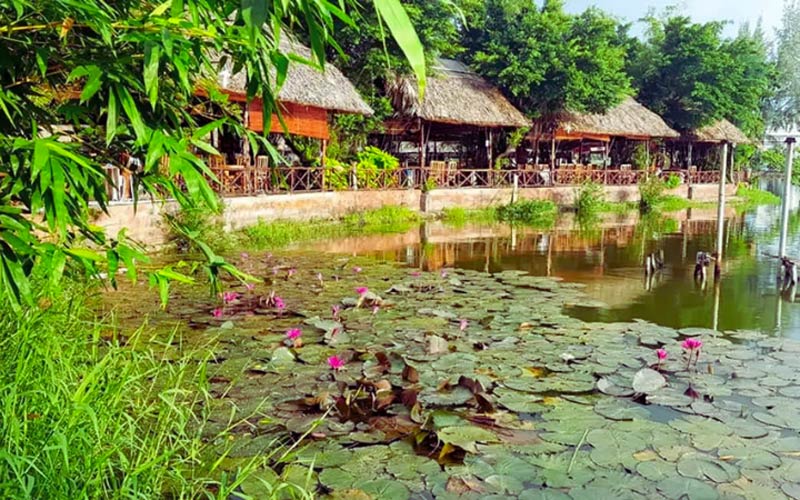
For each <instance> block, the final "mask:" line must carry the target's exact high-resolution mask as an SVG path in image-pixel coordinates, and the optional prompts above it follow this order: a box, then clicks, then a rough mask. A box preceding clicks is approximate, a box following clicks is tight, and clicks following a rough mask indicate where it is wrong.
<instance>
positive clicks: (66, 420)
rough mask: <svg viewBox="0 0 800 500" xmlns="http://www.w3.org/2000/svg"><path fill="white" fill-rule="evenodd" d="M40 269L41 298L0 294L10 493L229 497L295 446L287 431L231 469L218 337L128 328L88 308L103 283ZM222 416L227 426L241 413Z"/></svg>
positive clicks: (1, 410)
mask: <svg viewBox="0 0 800 500" xmlns="http://www.w3.org/2000/svg"><path fill="white" fill-rule="evenodd" d="M37 274H38V273H37ZM34 280H35V283H36V285H37V287H36V289H37V290H38V292H37V294H36V299H37V301H38V303H39V306H38V307H31V308H29V309H28V310H27V311H25V312H24V313H20V314H17V313H15V312H13V310H12V308H11V307H10V300H11V297H8V296H5V297H0V329H2V331H3V332H4V336H3V349H1V350H0V435H2V436H3V446H2V451H1V452H0V455H2V466H0V497H2V498H163V497H168V498H212V497H215V498H228V496H229V495H234V491H235V490H236V489H237V488H239V487H240V485H241V484H242V483H243V482H244V481H246V480H247V479H248V477H249V476H250V475H251V473H252V472H254V471H255V470H256V469H257V468H259V467H262V466H265V465H266V464H267V463H268V462H269V461H279V460H282V459H285V458H286V457H280V456H278V455H277V453H279V452H280V451H281V448H280V446H279V445H278V443H276V446H275V447H274V448H273V449H272V450H266V451H267V453H266V455H265V456H263V457H259V458H256V459H253V460H249V461H243V462H242V463H241V465H240V466H239V467H237V469H234V470H229V471H223V470H221V469H220V465H221V462H220V461H218V460H217V458H218V457H219V456H224V455H225V454H226V453H227V452H228V450H229V449H230V447H231V446H232V444H233V443H232V442H231V441H230V440H228V439H226V438H225V436H224V435H217V434H215V431H211V430H210V429H209V428H207V424H208V420H207V414H206V413H204V412H205V411H206V410H204V409H206V408H209V402H210V401H211V395H210V394H209V393H208V392H207V391H208V375H207V372H208V370H209V369H210V368H209V364H208V361H209V359H210V358H211V357H212V356H213V351H212V346H205V347H203V348H197V349H193V350H185V351H184V350H182V349H183V348H182V347H177V346H181V345H182V343H181V342H180V341H179V340H180V339H177V338H168V339H165V342H164V343H163V344H158V347H157V345H156V344H155V343H150V342H147V341H146V339H144V338H142V336H143V331H138V332H135V333H134V334H133V335H131V336H130V338H124V337H121V336H117V334H116V330H115V328H116V327H115V326H114V325H112V324H110V323H108V322H106V321H104V320H100V319H95V318H94V317H92V315H91V314H90V313H89V311H88V309H87V307H86V305H85V303H84V301H85V298H86V297H89V296H91V295H93V293H94V292H95V291H94V290H87V289H85V288H84V287H83V286H78V285H75V284H74V283H71V282H68V281H67V282H62V284H64V285H65V286H66V288H63V289H48V286H47V285H46V282H42V281H39V280H38V279H37V278H34ZM44 290H47V293H45V292H44ZM173 341H174V342H173ZM154 349H159V351H158V352H156V351H155V350H154ZM240 418H241V417H240ZM222 424H223V427H224V430H222V433H223V434H224V433H226V432H228V431H229V430H230V429H231V428H233V427H234V426H237V425H240V422H239V421H238V420H237V421H231V422H229V423H228V424H229V425H230V427H228V426H227V425H225V422H222ZM275 477H277V476H275ZM278 482H279V481H278V480H277V479H276V480H275V481H274V482H273V483H274V484H271V485H270V486H271V487H272V488H277V487H278V486H280V485H279V484H277V483H278ZM284 487H289V488H290V489H294V493H295V494H297V495H302V494H303V492H301V491H299V490H298V489H297V488H295V487H291V486H289V485H284ZM211 491H217V493H216V495H214V494H212V493H211Z"/></svg>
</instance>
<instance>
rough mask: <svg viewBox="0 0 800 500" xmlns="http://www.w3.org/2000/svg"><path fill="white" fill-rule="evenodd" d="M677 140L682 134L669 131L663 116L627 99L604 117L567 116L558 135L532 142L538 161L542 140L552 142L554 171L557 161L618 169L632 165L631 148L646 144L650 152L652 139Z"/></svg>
mask: <svg viewBox="0 0 800 500" xmlns="http://www.w3.org/2000/svg"><path fill="white" fill-rule="evenodd" d="M678 137H680V134H679V133H678V132H676V131H675V130H673V129H672V128H670V127H669V126H668V125H667V124H666V122H665V121H664V120H663V119H662V118H661V117H660V116H658V115H657V114H656V113H653V112H652V111H650V110H649V109H647V108H646V107H644V106H643V105H642V104H640V103H639V102H637V101H636V100H635V99H634V98H633V97H626V98H625V100H623V101H622V103H620V104H619V105H617V106H615V107H613V108H611V109H609V110H608V111H607V112H605V113H603V114H592V113H567V114H566V115H565V116H564V117H563V118H562V119H561V120H559V122H558V125H557V126H556V129H555V133H553V134H548V135H541V134H539V135H537V134H531V135H530V136H529V139H530V140H531V142H532V144H533V150H534V152H535V153H536V157H537V159H538V158H539V157H540V154H539V153H540V152H539V146H540V142H541V140H542V139H545V140H547V139H549V141H550V144H549V145H550V154H549V157H550V166H551V167H552V166H555V164H556V160H557V159H559V160H563V161H564V162H565V163H567V164H575V163H600V164H601V165H603V166H606V165H609V164H617V165H619V164H622V163H624V162H625V161H630V146H631V145H632V144H633V145H635V144H636V143H644V144H645V145H647V151H648V152H649V151H650V147H649V145H650V142H651V141H652V140H653V139H672V138H678ZM559 153H560V154H559ZM543 156H548V155H543ZM576 157H577V158H576ZM536 162H537V163H538V161H536Z"/></svg>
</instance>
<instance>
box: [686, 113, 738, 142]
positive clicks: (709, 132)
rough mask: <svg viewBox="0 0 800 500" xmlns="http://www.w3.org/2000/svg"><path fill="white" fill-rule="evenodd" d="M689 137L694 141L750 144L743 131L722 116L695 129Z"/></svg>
mask: <svg viewBox="0 0 800 500" xmlns="http://www.w3.org/2000/svg"><path fill="white" fill-rule="evenodd" d="M689 139H690V140H692V141H695V142H730V143H733V144H750V139H748V138H747V136H746V135H744V132H742V131H741V130H739V128H738V127H737V126H736V125H734V124H733V123H731V122H729V121H728V120H726V119H724V118H723V119H722V120H720V121H718V122H716V123H712V124H711V125H706V126H705V127H702V128H700V129H698V130H695V131H694V132H692V133H690V134H689Z"/></svg>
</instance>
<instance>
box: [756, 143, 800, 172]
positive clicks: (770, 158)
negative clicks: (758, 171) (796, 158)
mask: <svg viewBox="0 0 800 500" xmlns="http://www.w3.org/2000/svg"><path fill="white" fill-rule="evenodd" d="M760 164H761V166H762V167H764V168H766V169H767V170H773V171H775V172H785V171H786V148H783V147H774V148H769V149H765V150H763V151H762V152H761V157H760ZM792 174H794V170H793V171H792Z"/></svg>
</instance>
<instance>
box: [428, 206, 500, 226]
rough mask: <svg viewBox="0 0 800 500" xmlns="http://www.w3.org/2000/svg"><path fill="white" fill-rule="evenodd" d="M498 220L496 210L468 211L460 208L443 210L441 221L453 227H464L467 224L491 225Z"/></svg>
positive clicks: (490, 208) (492, 208)
mask: <svg viewBox="0 0 800 500" xmlns="http://www.w3.org/2000/svg"><path fill="white" fill-rule="evenodd" d="M498 220H499V217H498V214H497V208H495V207H489V208H483V209H476V210H468V209H466V208H462V207H451V208H445V209H444V210H443V211H442V221H443V222H444V223H445V224H448V225H450V226H454V227H461V226H465V225H466V224H468V223H474V224H481V223H484V224H486V223H492V222H497V221H498Z"/></svg>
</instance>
